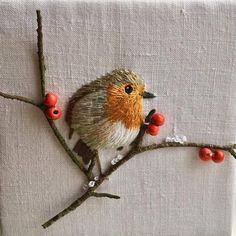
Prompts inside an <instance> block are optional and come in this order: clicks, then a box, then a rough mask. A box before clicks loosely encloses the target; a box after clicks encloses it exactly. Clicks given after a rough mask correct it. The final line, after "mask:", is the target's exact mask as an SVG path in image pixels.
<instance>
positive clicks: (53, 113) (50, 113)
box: [46, 107, 62, 120]
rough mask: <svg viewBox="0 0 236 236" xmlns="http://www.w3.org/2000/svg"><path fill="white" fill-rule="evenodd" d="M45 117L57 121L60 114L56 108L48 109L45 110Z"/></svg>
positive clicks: (59, 110)
mask: <svg viewBox="0 0 236 236" xmlns="http://www.w3.org/2000/svg"><path fill="white" fill-rule="evenodd" d="M46 115H47V117H48V118H49V119H50V120H57V119H59V118H60V117H61V115H62V112H61V109H60V108H58V107H50V108H48V109H47V110H46Z"/></svg>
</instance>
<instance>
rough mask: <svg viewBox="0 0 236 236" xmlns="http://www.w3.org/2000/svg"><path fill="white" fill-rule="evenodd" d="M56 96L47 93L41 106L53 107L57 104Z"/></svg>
mask: <svg viewBox="0 0 236 236" xmlns="http://www.w3.org/2000/svg"><path fill="white" fill-rule="evenodd" d="M57 100H58V96H57V94H55V93H52V92H49V93H47V94H46V96H45V98H44V100H43V104H44V105H45V106H47V107H54V106H55V105H56V103H57Z"/></svg>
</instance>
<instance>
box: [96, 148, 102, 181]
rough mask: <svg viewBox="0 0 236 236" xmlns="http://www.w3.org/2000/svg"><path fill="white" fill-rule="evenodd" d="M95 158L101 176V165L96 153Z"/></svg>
mask: <svg viewBox="0 0 236 236" xmlns="http://www.w3.org/2000/svg"><path fill="white" fill-rule="evenodd" d="M95 158H96V161H97V165H98V171H99V176H102V165H101V162H100V159H99V156H98V153H97V155H96V156H95Z"/></svg>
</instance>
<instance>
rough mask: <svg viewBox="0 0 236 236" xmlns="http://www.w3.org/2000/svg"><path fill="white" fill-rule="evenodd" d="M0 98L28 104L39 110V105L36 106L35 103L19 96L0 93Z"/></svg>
mask: <svg viewBox="0 0 236 236" xmlns="http://www.w3.org/2000/svg"><path fill="white" fill-rule="evenodd" d="M0 96H1V97H4V98H6V99H12V100H17V101H20V102H24V103H28V104H31V105H33V106H36V107H38V108H40V104H37V103H36V102H34V101H33V100H31V99H29V98H25V97H21V96H17V95H10V94H7V93H3V92H0Z"/></svg>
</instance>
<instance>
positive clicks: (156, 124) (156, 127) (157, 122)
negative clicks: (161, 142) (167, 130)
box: [146, 112, 165, 136]
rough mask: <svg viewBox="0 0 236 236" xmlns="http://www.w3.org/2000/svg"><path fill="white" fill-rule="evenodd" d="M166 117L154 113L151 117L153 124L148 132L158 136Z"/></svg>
mask: <svg viewBox="0 0 236 236" xmlns="http://www.w3.org/2000/svg"><path fill="white" fill-rule="evenodd" d="M164 123H165V117H164V116H163V115H162V114H160V113H157V112H156V113H154V114H153V115H152V116H151V122H150V124H149V125H148V126H147V130H146V132H147V133H148V134H150V135H152V136H156V135H157V134H158V133H159V131H160V126H162V125H164Z"/></svg>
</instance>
